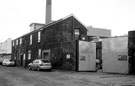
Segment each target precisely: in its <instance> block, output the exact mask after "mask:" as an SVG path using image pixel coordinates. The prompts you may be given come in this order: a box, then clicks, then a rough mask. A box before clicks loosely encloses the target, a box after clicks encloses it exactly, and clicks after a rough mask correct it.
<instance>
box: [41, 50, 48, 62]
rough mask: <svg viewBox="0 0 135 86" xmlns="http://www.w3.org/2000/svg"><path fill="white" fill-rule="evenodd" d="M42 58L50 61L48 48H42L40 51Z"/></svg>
mask: <svg viewBox="0 0 135 86" xmlns="http://www.w3.org/2000/svg"><path fill="white" fill-rule="evenodd" d="M42 59H45V60H48V61H50V50H43V51H42Z"/></svg>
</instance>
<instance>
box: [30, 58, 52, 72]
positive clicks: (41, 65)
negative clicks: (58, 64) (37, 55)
mask: <svg viewBox="0 0 135 86" xmlns="http://www.w3.org/2000/svg"><path fill="white" fill-rule="evenodd" d="M28 68H29V70H37V71H40V70H41V69H44V70H50V71H51V69H52V65H51V62H49V61H48V60H44V59H35V60H34V61H33V62H32V63H29V64H28Z"/></svg>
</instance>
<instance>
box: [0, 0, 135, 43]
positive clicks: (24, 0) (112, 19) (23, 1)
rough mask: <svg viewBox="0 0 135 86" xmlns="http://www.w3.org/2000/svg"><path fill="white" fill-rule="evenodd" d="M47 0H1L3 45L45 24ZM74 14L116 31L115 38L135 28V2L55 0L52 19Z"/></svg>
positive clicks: (90, 22)
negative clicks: (31, 25) (35, 26)
mask: <svg viewBox="0 0 135 86" xmlns="http://www.w3.org/2000/svg"><path fill="white" fill-rule="evenodd" d="M45 6H46V0H0V42H2V41H4V40H6V39H7V38H9V37H10V38H12V39H15V38H17V37H19V36H21V35H23V34H26V33H28V32H29V31H30V27H29V25H30V24H31V23H33V22H35V23H45ZM72 13H73V14H74V15H75V16H76V17H77V18H78V19H79V20H80V21H81V22H82V23H83V24H84V25H86V26H93V27H97V28H106V29H111V30H112V36H119V35H124V34H127V33H128V31H129V30H134V29H135V0H52V20H58V19H60V18H63V17H66V16H68V15H70V14H72Z"/></svg>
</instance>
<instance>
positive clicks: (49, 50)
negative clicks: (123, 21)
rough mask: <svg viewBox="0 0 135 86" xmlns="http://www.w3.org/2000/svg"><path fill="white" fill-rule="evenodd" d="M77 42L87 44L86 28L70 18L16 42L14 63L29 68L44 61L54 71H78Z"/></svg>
mask: <svg viewBox="0 0 135 86" xmlns="http://www.w3.org/2000/svg"><path fill="white" fill-rule="evenodd" d="M77 40H87V28H86V27H85V26H84V25H83V24H82V23H80V21H79V20H78V19H77V18H75V16H73V15H70V16H68V17H66V18H62V19H60V20H58V21H55V22H52V23H50V24H47V25H44V26H43V27H41V28H39V29H36V30H34V31H32V32H30V33H28V34H25V35H23V36H21V37H19V38H16V39H14V40H13V41H12V59H13V60H16V64H17V65H18V66H24V67H26V66H27V64H28V63H29V62H31V61H33V60H34V59H38V58H42V59H47V60H49V61H50V62H51V63H52V66H53V68H57V69H64V70H77V69H78V68H77V55H76V54H77V53H76V49H77V44H76V43H77ZM67 56H68V57H69V56H70V58H67Z"/></svg>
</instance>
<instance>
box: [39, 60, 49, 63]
mask: <svg viewBox="0 0 135 86" xmlns="http://www.w3.org/2000/svg"><path fill="white" fill-rule="evenodd" d="M41 61H42V62H43V63H46V62H49V61H48V60H41Z"/></svg>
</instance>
